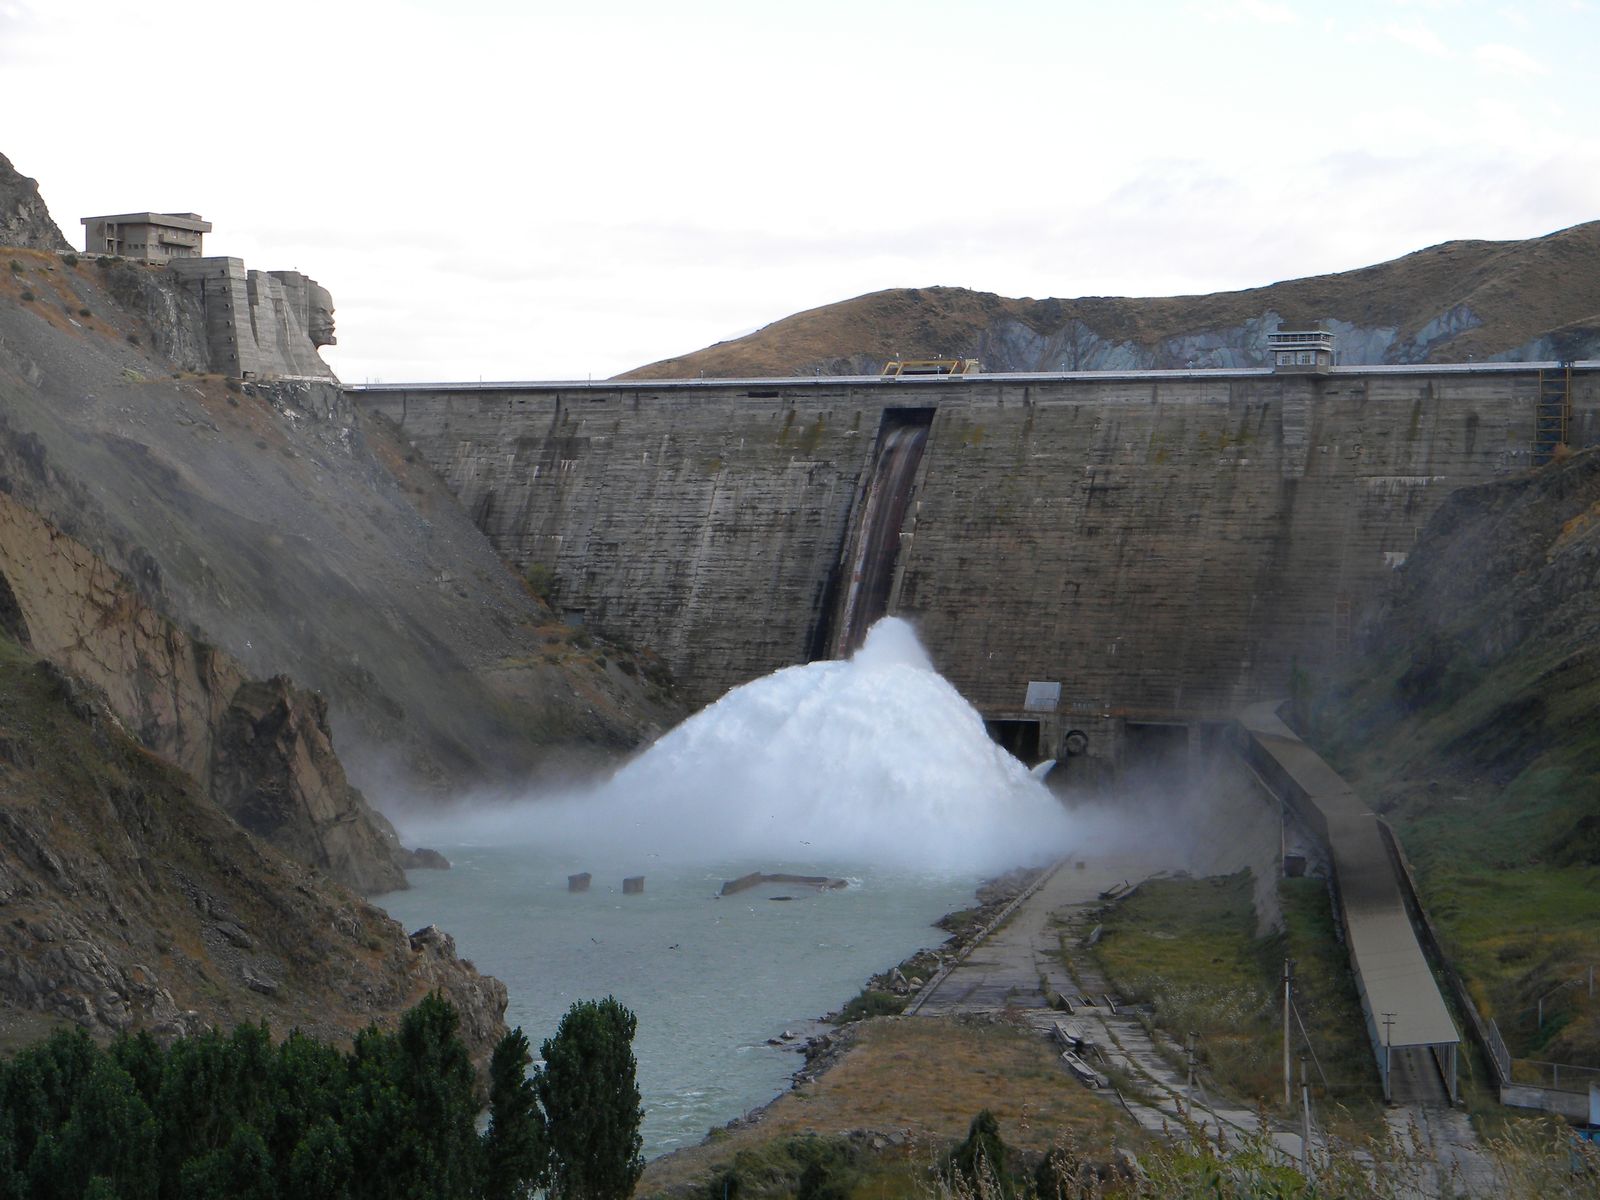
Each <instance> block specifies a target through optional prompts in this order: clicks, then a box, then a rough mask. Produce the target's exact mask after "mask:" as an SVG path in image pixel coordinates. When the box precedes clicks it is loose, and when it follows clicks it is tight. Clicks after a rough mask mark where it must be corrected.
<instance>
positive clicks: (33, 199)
mask: <svg viewBox="0 0 1600 1200" xmlns="http://www.w3.org/2000/svg"><path fill="white" fill-rule="evenodd" d="M0 246H19V247H22V248H24V249H28V250H70V249H72V247H71V246H69V245H68V244H67V239H66V238H64V237H62V236H61V229H60V227H58V226H57V225H56V223H55V222H54V221H53V220H51V218H50V210H49V209H47V208H46V207H45V206H44V201H43V200H42V199H41V198H40V196H39V185H38V183H37V182H35V181H34V180H32V179H29V178H28V177H27V176H26V175H24V174H22V173H21V172H20V171H18V170H17V169H16V168H15V167H13V166H12V165H11V160H10V159H9V158H7V157H6V156H5V155H3V154H0Z"/></svg>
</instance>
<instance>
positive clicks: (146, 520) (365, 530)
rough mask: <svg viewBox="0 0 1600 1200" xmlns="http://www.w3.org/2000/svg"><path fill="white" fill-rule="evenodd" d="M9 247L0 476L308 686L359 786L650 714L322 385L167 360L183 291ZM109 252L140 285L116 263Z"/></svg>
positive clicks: (481, 773)
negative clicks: (14, 267) (193, 368)
mask: <svg viewBox="0 0 1600 1200" xmlns="http://www.w3.org/2000/svg"><path fill="white" fill-rule="evenodd" d="M10 253H11V254H12V256H13V257H14V258H15V259H16V260H17V261H18V263H19V264H20V265H21V267H22V270H21V271H20V272H14V271H0V478H3V480H4V487H5V488H8V489H9V491H10V494H11V495H12V497H13V498H14V499H15V500H16V501H17V502H18V503H19V504H21V505H22V506H23V507H26V508H30V509H32V510H34V511H36V512H38V513H39V514H40V515H41V516H42V517H43V518H45V519H46V520H47V521H49V522H50V523H51V524H52V525H54V526H56V527H57V528H59V529H61V530H63V531H65V532H67V533H69V534H71V535H72V536H74V537H76V538H77V539H78V540H79V541H81V542H82V543H84V544H85V545H86V546H89V547H90V548H91V549H93V550H94V551H95V552H96V553H97V554H98V555H99V556H100V557H102V558H103V559H105V561H106V562H107V563H108V564H109V565H111V566H112V567H114V568H115V569H117V570H119V571H121V572H123V573H125V574H126V575H128V577H129V578H130V579H132V580H133V581H134V584H135V586H136V587H137V588H138V590H139V592H140V594H141V595H142V596H143V597H144V599H145V600H146V601H147V602H148V603H149V604H150V605H151V606H152V607H153V608H154V609H156V610H157V611H159V612H161V613H162V614H164V615H166V616H168V617H170V618H171V619H173V620H174V621H175V623H177V624H178V625H179V626H180V627H182V628H184V629H186V630H190V631H203V632H202V634H201V640H204V641H208V642H211V643H214V644H216V645H218V646H220V647H222V648H223V649H225V650H226V651H227V652H228V653H229V654H230V655H232V656H233V657H234V658H235V659H237V661H238V662H239V663H240V665H241V666H242V668H243V670H244V671H245V672H246V673H248V674H249V675H251V676H255V677H258V678H270V677H272V676H275V675H280V674H283V675H288V676H290V677H291V678H293V679H294V680H295V681H296V682H297V683H299V684H301V685H303V686H309V687H312V688H315V689H316V690H318V691H320V692H322V693H324V694H325V695H326V696H327V697H328V703H329V721H330V724H331V726H332V728H333V731H334V733H335V736H336V738H337V741H338V744H339V746H340V751H341V755H343V756H344V757H345V761H346V765H347V768H348V769H349V770H350V771H351V777H352V779H353V780H354V782H355V783H356V784H357V785H358V786H359V787H361V789H362V790H363V791H364V792H366V793H367V794H368V795H369V796H372V797H374V799H375V800H377V802H378V803H379V805H380V806H382V805H384V804H393V803H395V802H397V800H399V799H401V798H403V797H404V796H406V795H409V794H412V793H414V792H416V791H417V790H419V789H421V790H424V791H428V790H432V791H438V790H440V789H446V788H454V787H460V786H465V785H466V784H467V783H468V782H486V781H489V782H505V781H507V780H512V779H520V778H524V777H526V776H527V775H528V774H529V773H531V772H535V771H538V770H543V769H554V768H555V767H556V766H557V765H558V764H564V763H567V762H569V761H571V760H573V758H574V756H581V755H583V754H586V753H591V752H595V751H601V752H609V751H612V750H616V749H621V748H625V747H629V746H632V745H634V744H636V743H637V742H638V741H639V740H640V739H641V738H642V737H645V736H647V735H648V733H649V731H650V730H651V729H653V728H655V727H658V726H659V725H660V724H662V723H664V722H666V721H668V720H670V719H671V718H672V716H673V714H674V713H675V711H676V709H675V705H674V702H673V701H672V700H671V698H670V697H669V696H668V695H667V694H666V693H664V692H663V691H662V690H661V689H660V688H659V687H656V686H655V685H654V684H648V683H646V682H645V680H646V673H645V672H642V671H635V672H634V673H633V674H629V673H628V672H627V671H625V670H623V669H622V668H623V666H624V665H628V664H629V661H630V660H629V657H628V655H626V654H624V653H621V652H619V651H616V650H614V649H613V650H609V651H607V650H605V649H604V648H601V647H592V646H586V645H578V644H576V642H575V641H574V637H573V634H574V631H573V630H571V629H569V628H567V627H566V626H564V625H563V624H562V623H561V622H560V620H559V619H557V618H556V617H555V616H554V615H553V614H552V613H551V611H550V609H549V608H548V607H547V606H546V605H545V604H544V603H542V602H541V601H540V600H539V598H538V597H537V596H535V595H533V594H532V593H531V592H530V591H529V589H528V587H527V585H526V584H525V583H524V581H522V580H521V579H519V578H517V577H516V576H514V575H512V574H511V573H510V572H509V571H508V570H507V568H506V567H505V566H504V564H502V563H501V562H500V560H499V559H498V558H497V557H496V556H495V553H494V551H493V550H492V548H491V547H490V546H489V545H488V543H487V542H486V541H485V540H484V538H483V536H482V535H481V534H480V533H479V532H478V531H477V529H476V528H475V527H474V526H473V525H472V523H471V521H470V520H469V519H468V518H467V517H466V515H465V514H463V513H462V512H461V511H460V510H459V509H458V507H457V506H456V505H455V503H454V502H453V500H452V499H451V498H450V496H449V494H448V493H447V492H446V491H445V490H444V488H443V487H442V485H441V484H440V483H439V482H438V480H437V479H436V478H435V477H434V476H433V475H432V473H431V472H430V471H429V469H428V468H427V467H426V466H425V465H423V464H421V463H419V462H418V461H416V459H415V456H414V454H413V453H412V451H411V450H410V449H409V448H408V447H405V446H403V445H402V444H400V443H399V442H398V441H397V440H396V439H395V438H394V437H393V436H392V433H391V431H390V427H389V426H388V425H387V424H385V423H382V422H375V421H371V420H368V419H366V418H365V417H363V415H362V414H361V413H359V412H357V411H355V410H354V409H353V408H352V407H351V406H350V405H348V404H347V402H346V401H345V399H344V397H343V396H342V394H341V393H340V391H339V389H338V388H337V387H336V386H334V385H332V384H324V383H319V382H315V381H298V382H280V383H277V384H273V385H260V384H251V383H240V382H239V381H237V380H230V379H225V378H223V377H219V376H215V375H201V374H195V373H191V372H188V371H185V370H184V369H183V366H184V361H185V359H184V352H183V349H182V348H183V346H184V345H185V344H186V343H184V341H183V339H182V336H181V332H180V331H181V329H182V328H183V324H184V322H183V321H182V320H178V321H177V322H175V323H168V322H167V321H166V320H165V317H164V314H166V313H167V312H169V311H171V310H170V309H169V307H168V304H167V301H170V302H171V305H172V306H175V307H176V308H177V309H179V310H181V308H182V306H183V305H184V304H185V303H187V301H186V299H185V293H184V291H183V289H182V288H181V287H178V286H177V284H176V283H175V282H173V283H170V284H169V283H164V282H163V278H162V276H161V275H158V274H154V273H150V272H144V271H143V269H142V268H130V267H127V266H126V265H125V264H124V265H119V264H116V263H108V264H106V265H101V264H98V263H95V262H92V261H88V260H79V261H77V262H76V263H75V264H74V263H71V262H68V261H66V260H64V259H62V258H61V257H58V256H56V255H54V254H43V253H39V252H35V251H25V250H14V251H11V252H10ZM128 270H133V271H139V272H141V273H142V274H141V275H140V277H139V278H140V282H141V286H140V287H139V288H137V289H135V288H134V287H133V286H132V285H131V284H128V285H124V284H120V283H119V282H118V281H119V279H121V278H123V275H124V272H125V271H128ZM24 294H26V295H27V296H31V297H32V299H26V298H24ZM130 296H132V297H135V300H134V301H132V302H130V306H129V307H127V308H125V307H124V306H123V304H122V303H119V300H126V299H127V298H128V297H130ZM180 315H181V314H180ZM163 348H166V350H167V351H169V352H170V353H172V354H173V355H174V356H175V357H171V358H169V357H168V356H167V353H164V352H163ZM189 361H191V362H192V361H193V360H192V359H191V360H189ZM656 677H657V678H658V677H659V676H656Z"/></svg>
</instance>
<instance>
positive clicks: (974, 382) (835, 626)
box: [351, 364, 1600, 757]
mask: <svg viewBox="0 0 1600 1200" xmlns="http://www.w3.org/2000/svg"><path fill="white" fill-rule="evenodd" d="M1540 366H1541V365H1540V364H1482V365H1476V366H1470V367H1466V366H1461V367H1448V366H1446V367H1377V368H1374V367H1351V368H1334V369H1333V370H1331V371H1329V372H1326V373H1324V374H1320V375H1318V374H1309V375H1295V374H1281V375H1280V374H1274V373H1272V372H1271V371H1269V370H1253V371H1192V372H1141V373H1131V374H1109V373H1108V374H1076V375H1050V376H1016V375H991V376H965V377H955V378H931V379H929V378H922V379H915V378H900V379H878V378H858V379H839V378H818V379H797V380H757V381H749V380H746V381H711V380H697V381H684V382H677V381H673V382H657V383H649V382H627V383H618V382H603V383H593V384H582V383H578V384H500V385H413V386H384V387H366V388H353V389H351V393H352V397H353V399H354V400H355V402H356V403H357V404H358V405H359V406H360V407H361V408H363V409H364V410H366V411H367V412H370V413H375V414H379V415H381V416H383V417H385V418H388V419H389V420H391V421H393V422H394V423H395V424H396V425H397V426H398V427H399V429H400V431H401V434H402V436H403V437H404V438H405V439H406V440H408V441H409V442H410V443H412V444H413V445H414V446H415V448H416V449H417V450H418V451H419V452H420V453H422V454H423V455H424V456H425V457H426V458H427V460H428V461H429V462H430V463H431V464H432V465H433V467H434V468H435V469H436V470H437V471H438V472H439V473H440V474H441V475H442V476H443V478H444V479H445V481H446V482H447V483H448V484H449V486H450V487H451V489H452V490H453V491H454V493H455V494H456V496H457V497H458V498H459V499H460V501H461V503H462V505H463V507H465V509H466V510H467V511H468V512H469V513H470V514H472V516H473V518H474V520H475V521H476V522H477V524H478V525H479V527H480V528H482V529H483V530H484V532H485V533H486V534H487V535H488V536H489V538H490V539H491V540H492V541H493V543H494V544H495V546H496V547H497V548H498V549H499V551H500V553H501V554H502V555H503V556H504V557H505V558H506V559H507V560H508V561H509V562H510V563H512V564H513V565H514V566H515V567H517V568H518V569H521V570H526V569H527V568H529V567H531V566H534V565H543V566H545V567H548V568H549V569H550V570H551V571H553V573H554V578H555V581H556V583H555V595H554V603H555V604H556V606H557V607H558V608H559V609H561V610H563V611H565V612H566V613H567V614H568V617H569V619H571V620H573V621H580V620H581V621H583V622H585V623H586V624H588V625H590V626H592V627H594V628H595V629H597V630H599V631H600V632H602V633H604V634H607V635H609V636H616V637H619V638H622V639H625V640H627V641H630V642H632V643H635V644H639V645H648V646H650V647H652V648H654V649H655V650H656V651H657V652H659V653H660V654H661V655H662V656H663V657H664V658H665V660H666V661H667V662H668V664H669V665H670V666H671V668H672V670H673V671H674V673H675V674H676V676H677V677H678V679H679V681H680V682H681V684H682V685H683V687H684V689H685V691H686V693H687V695H688V697H689V698H690V699H691V700H692V701H694V702H696V703H704V702H706V701H709V700H711V699H714V698H715V697H716V696H718V695H720V694H721V693H722V692H723V691H725V690H726V689H727V688H729V687H731V686H734V685H736V684H739V683H743V682H745V681H747V680H749V679H752V678H754V677H756V676H758V675H762V674H764V673H766V672H768V671H771V670H773V669H775V668H777V667H780V666H784V665H788V664H791V663H796V662H803V661H806V660H807V659H809V658H816V657H825V656H828V655H831V654H837V653H839V652H841V651H842V650H843V649H845V648H847V647H848V646H849V645H850V644H851V643H852V642H853V641H854V640H855V639H856V638H857V637H858V636H859V633H860V631H861V629H863V628H864V624H863V621H870V619H871V615H872V614H873V613H875V612H877V611H879V610H881V611H886V612H889V613H894V614H898V615H900V616H904V617H907V618H909V619H911V620H913V621H914V622H915V623H916V624H917V626H918V628H919V630H920V632H921V635H922V639H923V641H924V642H925V643H926V645H927V646H928V648H929V651H930V653H931V655H932V657H933V658H934V661H935V664H936V666H937V667H938V669H939V670H940V672H941V673H943V674H944V675H945V676H946V677H947V678H949V679H950V680H951V681H952V682H953V683H954V684H955V685H956V686H957V687H958V688H959V689H960V690H961V692H962V693H963V694H964V695H965V696H967V697H968V698H969V699H970V700H971V701H972V702H973V704H975V705H976V706H977V707H978V708H979V710H980V711H981V712H982V713H983V714H984V716H985V717H986V718H988V719H990V720H991V721H993V722H996V723H997V727H998V728H1001V729H1003V730H1005V731H1006V734H1007V736H1008V737H1012V738H1016V739H1017V740H1018V741H1019V744H1026V745H1030V746H1031V745H1037V746H1038V748H1039V753H1040V754H1041V755H1042V756H1049V755H1055V754H1057V753H1059V751H1060V750H1061V748H1062V744H1063V742H1065V741H1067V740H1068V738H1069V735H1073V736H1072V737H1071V749H1072V750H1073V752H1074V753H1088V754H1090V755H1094V756H1102V757H1115V756H1116V755H1117V754H1118V753H1119V750H1120V747H1121V744H1122V741H1123V739H1124V737H1126V736H1140V735H1142V734H1151V733H1158V732H1163V729H1162V727H1170V726H1174V725H1184V724H1188V725H1190V726H1193V725H1195V724H1196V723H1202V722H1209V721H1220V720H1225V719H1227V718H1229V717H1230V716H1231V715H1232V714H1233V713H1235V712H1236V711H1238V710H1239V709H1240V708H1241V707H1243V706H1244V705H1245V704H1247V703H1249V702H1251V701H1254V700H1259V699H1263V698H1267V697H1273V696H1281V695H1284V694H1285V692H1286V689H1287V687H1288V685H1289V679H1290V675H1291V672H1292V671H1293V670H1294V669H1296V668H1298V669H1301V670H1305V671H1308V672H1312V673H1316V672H1319V671H1322V670H1324V669H1326V668H1328V667H1329V666H1331V665H1333V664H1334V663H1335V662H1336V661H1338V660H1339V659H1340V658H1341V656H1343V655H1344V654H1345V653H1346V652H1347V651H1348V650H1349V648H1350V646H1351V643H1352V639H1353V638H1354V637H1355V636H1356V633H1357V630H1356V628H1355V623H1356V621H1357V619H1358V617H1359V614H1360V612H1361V610H1362V608H1363V606H1364V605H1366V604H1368V603H1369V602H1370V601H1372V600H1374V599H1375V598H1377V597H1378V596H1379V595H1380V594H1381V593H1382V592H1383V590H1384V588H1385V586H1386V583H1387V581H1388V580H1389V578H1390V577H1391V575H1392V573H1393V571H1394V569H1395V568H1396V567H1397V566H1398V565H1400V564H1401V563H1403V562H1404V560H1405V556H1406V554H1407V553H1408V551H1409V550H1410V548H1411V546H1412V543H1413V542H1414V540H1415V538H1416V536H1417V533H1418V531H1419V530H1420V529H1421V527H1422V525H1423V523H1424V522H1425V521H1426V520H1427V518H1428V517H1429V515H1430V514H1431V513H1432V512H1433V511H1434V509H1435V508H1436V507H1437V506H1438V504H1439V503H1440V501H1441V500H1442V499H1443V498H1444V496H1445V495H1446V494H1447V493H1448V492H1449V491H1450V490H1451V489H1453V488H1456V487H1460V486H1463V485H1466V484H1471V483H1476V482H1481V481H1484V480H1488V479H1491V478H1495V477H1497V476H1502V475H1506V474H1509V473H1515V472H1519V471H1523V470H1526V469H1528V468H1529V467H1530V466H1532V465H1533V462H1534V443H1535V428H1536V411H1537V410H1538V409H1539V406H1540V404H1541V403H1542V402H1541V399H1540V396H1541V372H1540ZM1544 366H1545V367H1547V368H1552V367H1553V366H1554V364H1544ZM1547 399H1548V388H1546V402H1547ZM1564 420H1565V425H1564V428H1565V429H1566V431H1567V437H1566V440H1567V442H1568V444H1571V445H1574V446H1581V445H1588V444H1592V443H1593V442H1595V441H1597V440H1600V367H1592V366H1591V365H1589V364H1585V365H1584V366H1582V367H1580V368H1578V369H1577V370H1575V371H1574V372H1573V373H1572V375H1571V383H1570V388H1569V392H1568V396H1567V412H1566V413H1565V415H1564ZM1030 684H1044V685H1051V684H1059V685H1060V691H1059V696H1058V697H1054V696H1053V691H1054V689H1053V688H1051V687H1049V686H1045V687H1042V688H1040V687H1034V688H1031V689H1030V686H1029V685H1030ZM1030 696H1031V700H1032V703H1030V702H1029V700H1030ZM1019 731H1021V735H1026V736H1021V735H1019ZM1174 732H1176V731H1174Z"/></svg>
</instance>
